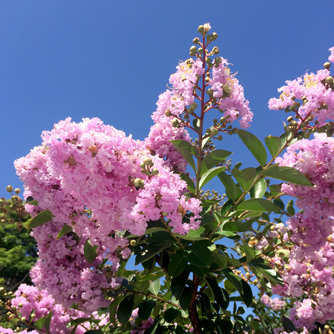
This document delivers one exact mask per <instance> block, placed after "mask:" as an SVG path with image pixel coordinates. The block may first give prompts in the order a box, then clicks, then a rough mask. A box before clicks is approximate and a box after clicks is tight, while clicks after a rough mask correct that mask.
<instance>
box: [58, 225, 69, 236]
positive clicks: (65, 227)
mask: <svg viewBox="0 0 334 334" xmlns="http://www.w3.org/2000/svg"><path fill="white" fill-rule="evenodd" d="M71 231H72V227H71V226H69V225H67V224H64V226H63V227H62V228H61V230H60V232H59V233H58V235H57V239H60V238H61V237H62V236H63V235H65V234H67V233H68V232H71Z"/></svg>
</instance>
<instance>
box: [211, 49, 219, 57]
mask: <svg viewBox="0 0 334 334" xmlns="http://www.w3.org/2000/svg"><path fill="white" fill-rule="evenodd" d="M218 53H219V48H218V46H215V47H214V48H213V49H212V54H214V55H217V54H218ZM219 59H220V58H219Z"/></svg>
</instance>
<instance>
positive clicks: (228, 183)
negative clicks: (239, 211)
mask: <svg viewBox="0 0 334 334" xmlns="http://www.w3.org/2000/svg"><path fill="white" fill-rule="evenodd" d="M218 177H219V179H220V181H221V182H222V184H223V185H224V186H225V192H226V195H227V197H228V198H230V199H231V200H232V201H233V202H235V201H236V200H237V199H238V198H239V197H240V196H241V195H242V191H241V189H240V188H239V187H237V186H236V185H235V183H234V181H233V179H232V177H231V176H230V175H227V174H226V173H225V172H221V173H219V174H218Z"/></svg>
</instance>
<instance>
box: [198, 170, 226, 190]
mask: <svg viewBox="0 0 334 334" xmlns="http://www.w3.org/2000/svg"><path fill="white" fill-rule="evenodd" d="M225 169H226V167H225V166H221V167H215V168H212V169H209V170H207V171H206V172H205V173H204V174H203V175H202V177H201V179H200V181H199V188H200V189H202V187H203V186H204V185H206V184H207V183H208V182H209V181H210V180H212V179H213V178H214V177H215V176H217V175H218V174H220V173H221V172H222V171H223V170H225Z"/></svg>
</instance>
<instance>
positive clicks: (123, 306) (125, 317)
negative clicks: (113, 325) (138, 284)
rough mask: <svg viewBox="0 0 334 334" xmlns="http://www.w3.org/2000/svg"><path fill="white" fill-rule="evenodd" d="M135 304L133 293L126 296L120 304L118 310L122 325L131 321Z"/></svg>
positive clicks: (118, 317)
mask: <svg viewBox="0 0 334 334" xmlns="http://www.w3.org/2000/svg"><path fill="white" fill-rule="evenodd" d="M133 306H134V296H133V295H128V296H126V297H125V298H124V299H123V300H122V301H121V303H120V304H119V307H118V310H117V319H118V321H119V322H120V323H121V324H122V325H125V324H126V323H127V322H128V321H129V319H130V317H131V314H132V310H133Z"/></svg>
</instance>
